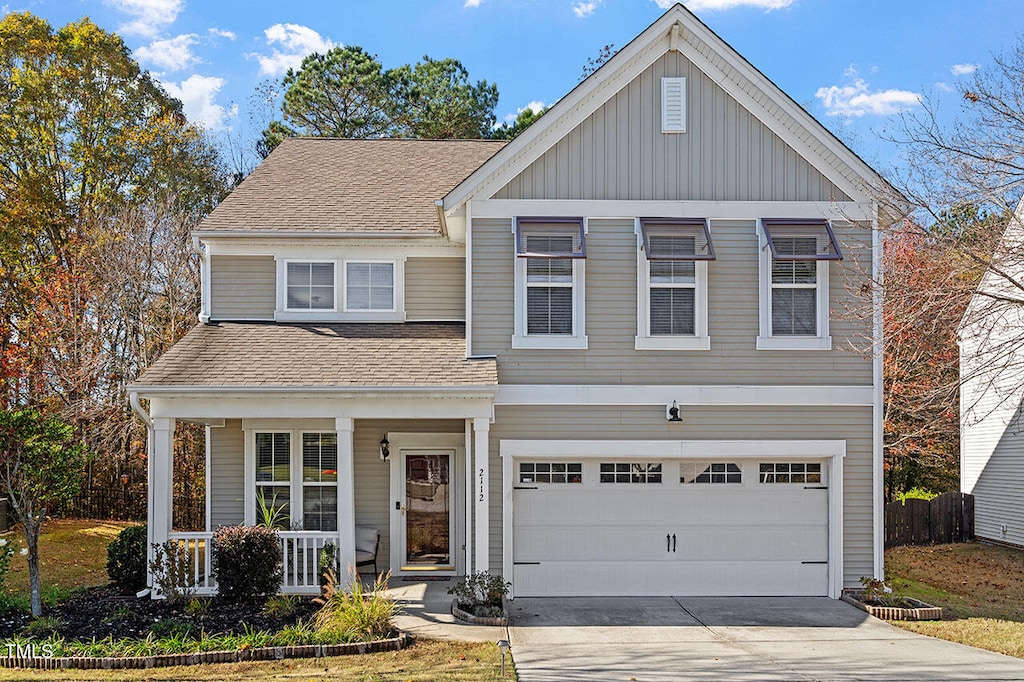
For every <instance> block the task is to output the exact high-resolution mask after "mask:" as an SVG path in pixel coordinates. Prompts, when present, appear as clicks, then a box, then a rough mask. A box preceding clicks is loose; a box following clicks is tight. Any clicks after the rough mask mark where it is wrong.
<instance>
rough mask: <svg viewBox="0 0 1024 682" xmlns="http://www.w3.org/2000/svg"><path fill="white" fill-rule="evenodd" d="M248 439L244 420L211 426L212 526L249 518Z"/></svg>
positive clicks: (226, 524) (231, 420) (228, 421)
mask: <svg viewBox="0 0 1024 682" xmlns="http://www.w3.org/2000/svg"><path fill="white" fill-rule="evenodd" d="M244 498H245V439H244V438H243V435H242V421H241V420H240V419H228V420H227V421H225V422H224V426H223V427H216V428H211V429H210V528H211V529H214V528H216V527H217V526H231V525H235V524H239V523H242V522H244V521H245V500H244Z"/></svg>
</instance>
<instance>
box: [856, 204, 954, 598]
mask: <svg viewBox="0 0 1024 682" xmlns="http://www.w3.org/2000/svg"><path fill="white" fill-rule="evenodd" d="M871 275H872V280H873V281H874V283H875V288H874V291H872V293H871V305H872V311H871V323H872V332H873V334H872V344H871V346H872V347H871V350H872V359H871V360H872V365H871V375H872V379H873V381H874V385H875V404H874V406H873V409H872V427H873V430H874V433H873V434H872V436H873V437H872V464H873V466H872V493H873V498H874V500H873V505H872V513H873V514H874V524H873V530H874V538H873V539H874V550H875V552H874V553H875V556H874V575H875V577H876V578H883V577H884V575H885V487H884V476H885V431H884V422H885V411H884V404H885V403H884V386H885V384H884V382H883V380H882V371H883V345H882V340H883V338H884V337H883V330H882V292H883V291H884V289H883V287H884V284H885V269H884V268H883V265H882V233H881V230H879V229H878V220H877V218H876V219H875V220H874V221H873V222H872V234H871ZM960 414H963V411H961V412H960ZM961 489H962V488H961Z"/></svg>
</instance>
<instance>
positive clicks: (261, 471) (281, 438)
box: [255, 431, 292, 530]
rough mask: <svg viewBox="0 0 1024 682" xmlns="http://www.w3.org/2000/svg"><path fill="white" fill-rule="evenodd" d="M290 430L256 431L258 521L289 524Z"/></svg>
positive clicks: (271, 523) (284, 525) (285, 527)
mask: <svg viewBox="0 0 1024 682" xmlns="http://www.w3.org/2000/svg"><path fill="white" fill-rule="evenodd" d="M291 437H292V435H291V433H290V432H288V431H284V432H276V433H257V434H256V491H255V492H256V514H257V521H258V522H260V523H269V524H270V525H273V526H276V527H278V528H284V529H286V530H287V529H288V528H289V527H290V525H291V480H292V477H291V461H292V456H291V443H292V440H291Z"/></svg>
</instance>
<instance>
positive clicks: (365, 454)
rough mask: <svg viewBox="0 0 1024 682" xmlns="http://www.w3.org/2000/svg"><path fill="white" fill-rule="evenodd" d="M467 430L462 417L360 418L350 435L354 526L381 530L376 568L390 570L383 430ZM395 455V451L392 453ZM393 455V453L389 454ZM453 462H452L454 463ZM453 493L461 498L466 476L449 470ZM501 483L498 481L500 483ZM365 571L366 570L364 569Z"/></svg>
mask: <svg viewBox="0 0 1024 682" xmlns="http://www.w3.org/2000/svg"><path fill="white" fill-rule="evenodd" d="M465 432H466V423H465V421H463V420H461V419H447V420H445V419H438V420H424V421H417V420H409V419H359V420H357V421H356V423H355V433H354V434H353V459H354V465H355V478H356V525H357V526H369V527H372V528H376V529H377V531H378V532H379V533H380V550H379V551H378V553H377V569H378V570H380V571H388V570H392V568H393V567H392V566H391V526H390V524H391V510H392V509H393V500H392V499H391V488H390V485H391V465H390V464H389V463H388V462H382V461H381V459H380V439H381V438H382V437H383V436H384V434H385V433H457V434H459V435H460V436H462V435H464V434H465ZM395 454H397V453H395ZM392 456H394V455H392ZM454 464H455V463H454V462H453V465H454ZM450 476H451V481H452V484H453V486H452V487H453V494H455V495H457V496H458V497H457V498H456V499H460V498H461V495H459V493H458V492H457V491H458V488H459V486H460V483H462V484H463V485H464V481H465V479H464V478H462V477H456V473H455V471H454V470H453V471H451V472H450ZM499 485H500V483H499ZM464 507H465V504H464V503H455V514H456V519H462V518H463V516H464V512H463V509H464ZM464 528H465V524H464V523H462V522H461V521H459V522H457V523H456V537H455V538H453V539H452V547H451V551H452V557H453V558H454V557H455V556H457V555H458V553H459V551H460V549H459V548H460V547H461V546H462V540H461V539H460V538H461V537H462V535H463V534H464ZM364 570H366V569H364Z"/></svg>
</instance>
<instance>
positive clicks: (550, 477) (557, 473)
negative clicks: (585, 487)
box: [519, 462, 583, 483]
mask: <svg viewBox="0 0 1024 682" xmlns="http://www.w3.org/2000/svg"><path fill="white" fill-rule="evenodd" d="M519 482H520V483H583V464H582V463H580V462H520V464H519Z"/></svg>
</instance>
